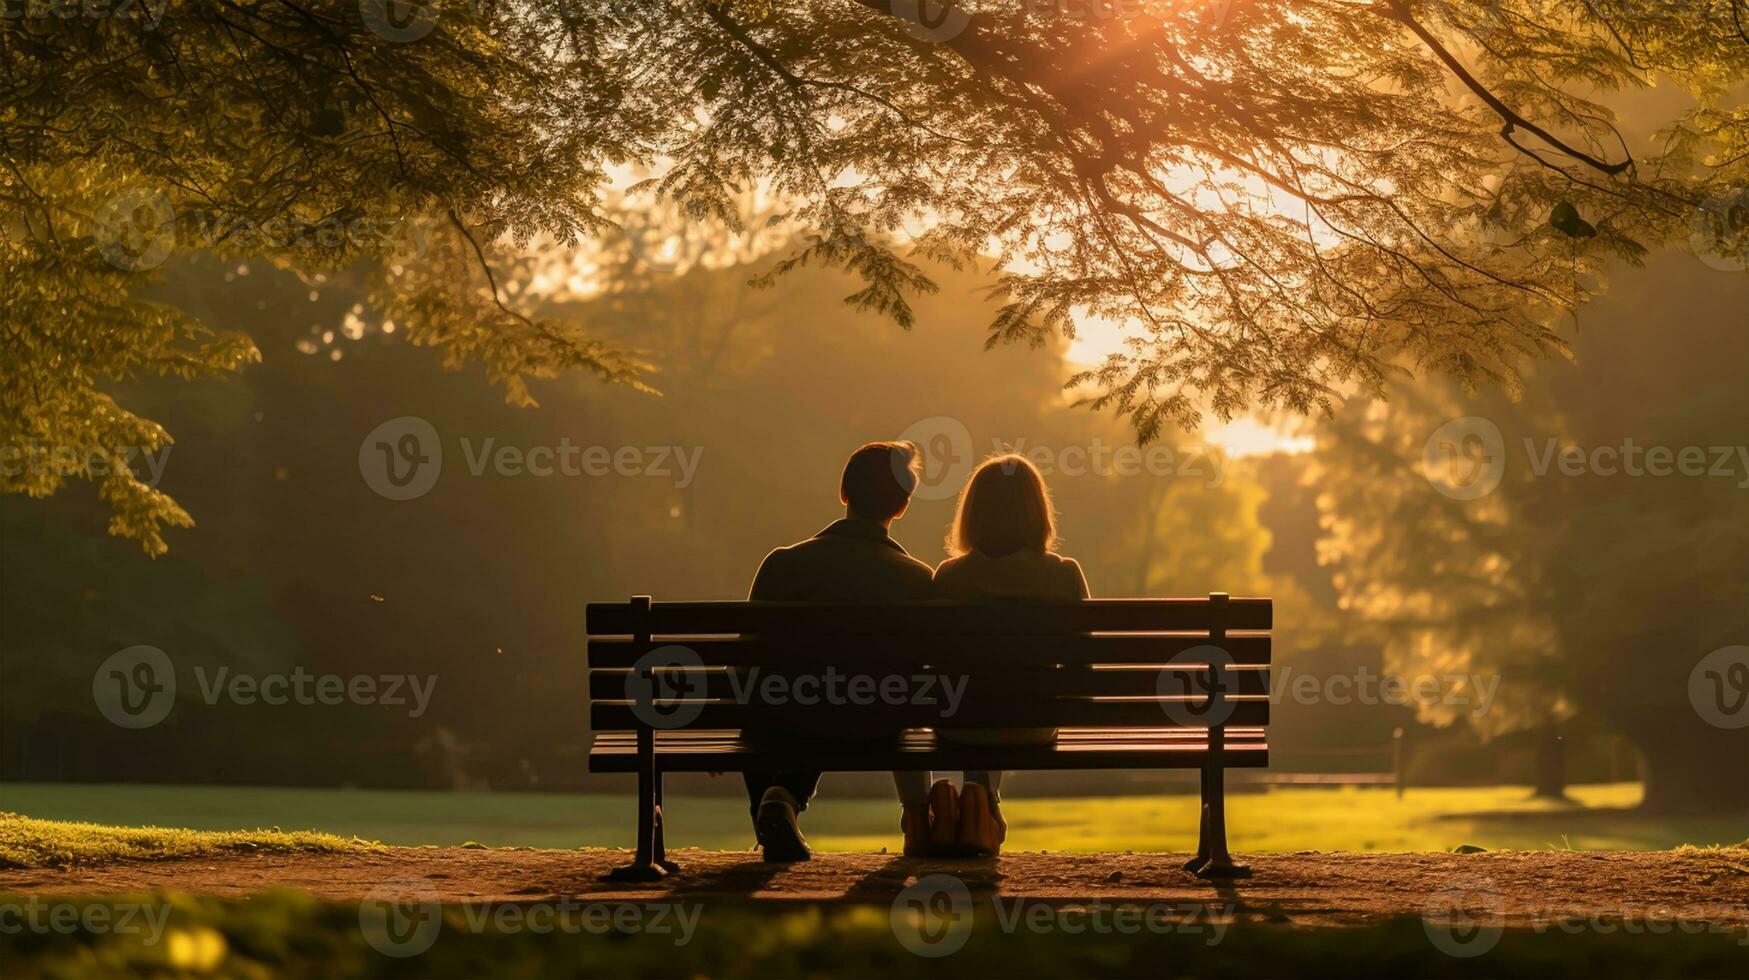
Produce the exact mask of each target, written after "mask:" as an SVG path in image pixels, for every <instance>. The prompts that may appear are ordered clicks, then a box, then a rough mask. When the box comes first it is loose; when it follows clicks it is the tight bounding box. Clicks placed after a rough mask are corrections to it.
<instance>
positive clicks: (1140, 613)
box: [586, 597, 1272, 636]
mask: <svg viewBox="0 0 1749 980" xmlns="http://www.w3.org/2000/svg"><path fill="white" fill-rule="evenodd" d="M1225 606H1226V622H1225V624H1224V626H1225V628H1226V629H1229V630H1267V629H1269V628H1270V626H1271V621H1272V614H1271V608H1272V604H1271V601H1270V600H1269V599H1265V598H1241V597H1233V598H1231V599H1229V600H1227V602H1226V603H1225ZM900 609H902V610H903V612H902V614H898V615H895V612H896V611H897V610H900ZM1213 619H1214V610H1213V605H1212V604H1211V603H1210V602H1209V600H1208V599H1207V598H1197V599H1087V600H1083V601H1079V602H1035V601H1028V602H1017V603H1012V604H1006V603H1005V604H967V603H950V602H933V601H932V602H922V603H907V604H904V605H902V606H884V605H822V604H816V603H786V602H653V603H651V604H650V613H649V616H648V618H647V619H646V620H645V622H644V624H643V625H644V628H646V629H648V630H649V631H650V632H651V633H653V634H657V635H663V634H711V633H718V634H728V633H773V632H781V633H829V632H839V633H843V632H852V633H895V632H897V633H905V634H936V635H939V634H953V633H958V634H1002V633H1009V634H1014V633H1020V634H1025V633H1092V632H1158V631H1196V630H1202V631H1206V630H1208V629H1210V628H1211V627H1213V626H1214V625H1215V624H1214V622H1213ZM586 621H587V624H588V631H589V633H590V635H592V636H598V635H617V636H630V635H632V634H633V633H635V632H637V630H638V626H637V623H638V620H637V617H636V615H635V614H634V613H633V610H632V606H631V604H630V603H626V602H592V603H590V604H589V606H588V609H587V615H586Z"/></svg>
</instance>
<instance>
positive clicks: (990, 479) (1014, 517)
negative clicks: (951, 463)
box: [947, 453, 1057, 558]
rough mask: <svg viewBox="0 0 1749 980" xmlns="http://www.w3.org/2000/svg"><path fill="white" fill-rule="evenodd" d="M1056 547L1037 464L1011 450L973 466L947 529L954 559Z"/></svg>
mask: <svg viewBox="0 0 1749 980" xmlns="http://www.w3.org/2000/svg"><path fill="white" fill-rule="evenodd" d="M1056 545H1057V523H1056V519H1055V518H1054V517H1053V516H1052V515H1051V492H1050V491H1049V490H1048V489H1046V488H1045V478H1044V477H1043V476H1041V475H1040V474H1039V471H1038V467H1036V466H1034V465H1032V463H1031V462H1029V461H1028V460H1027V458H1026V457H1025V456H1020V455H1017V454H1015V453H1005V454H1003V455H1000V456H992V457H990V458H989V459H986V460H984V462H983V463H981V464H979V466H978V469H977V471H976V472H974V473H973V474H972V478H971V479H970V480H967V481H966V488H965V489H964V490H961V491H960V502H959V509H958V510H957V511H956V512H955V513H954V515H953V524H952V526H950V527H949V528H948V531H947V553H948V554H950V555H953V556H955V557H958V556H959V555H963V554H965V553H967V552H969V551H981V552H983V553H984V554H986V555H990V556H992V557H997V558H999V557H1001V556H1003V555H1006V554H1008V553H1009V552H1012V551H1019V550H1021V549H1022V548H1027V549H1031V550H1033V551H1050V550H1051V549H1053V548H1055V547H1056Z"/></svg>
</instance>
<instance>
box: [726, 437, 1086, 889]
mask: <svg viewBox="0 0 1749 980" xmlns="http://www.w3.org/2000/svg"><path fill="white" fill-rule="evenodd" d="M919 472H920V464H919V460H918V457H917V448H916V447H915V446H913V445H912V444H910V443H908V442H873V443H869V444H867V445H865V446H863V447H861V448H860V449H858V450H856V452H854V453H852V454H851V455H850V460H849V462H847V463H846V464H845V466H844V477H843V480H842V481H841V484H840V487H839V499H840V500H841V501H842V502H843V504H844V507H845V516H844V519H843V520H840V521H835V522H833V523H832V524H831V525H830V526H828V527H827V528H826V529H825V530H823V531H821V532H820V533H819V534H816V535H814V536H813V537H811V538H809V539H807V540H806V541H802V542H800V543H797V544H794V545H791V546H789V547H787V548H779V549H777V550H776V551H773V552H772V553H771V554H769V555H767V556H766V557H765V561H764V562H763V563H762V564H761V565H760V566H759V573H758V575H757V576H756V577H755V578H754V580H753V589H752V593H751V595H750V596H749V598H750V599H764V600H774V601H782V602H871V603H881V602H905V601H910V600H916V599H930V598H936V599H958V600H980V599H992V600H1015V599H1022V600H1024V599H1054V600H1075V599H1085V598H1087V581H1086V579H1085V578H1083V577H1082V574H1081V566H1080V565H1077V564H1076V563H1075V562H1074V560H1073V559H1069V558H1064V557H1062V556H1060V555H1058V554H1056V553H1055V552H1053V551H1052V550H1051V548H1052V547H1053V545H1054V544H1055V542H1056V526H1055V521H1054V519H1053V517H1052V514H1051V498H1050V492H1049V491H1048V490H1047V489H1046V488H1045V482H1044V478H1043V477H1042V476H1041V475H1040V474H1039V471H1038V469H1037V468H1036V467H1034V466H1033V465H1032V463H1030V462H1028V461H1027V460H1026V458H1025V457H1022V456H1018V455H1013V454H1009V455H1002V456H996V457H993V458H991V459H989V460H986V461H985V462H984V463H983V464H982V465H981V466H979V467H978V469H977V471H976V472H974V473H973V474H972V477H971V479H970V480H969V481H967V483H966V486H965V488H964V489H963V490H962V491H961V492H960V497H959V509H958V512H957V513H955V515H954V519H953V525H952V527H951V528H950V529H949V532H948V537H947V550H948V553H949V556H950V557H948V559H947V560H946V561H944V562H942V563H941V564H940V565H939V566H937V567H936V568H934V569H931V568H930V567H929V566H928V565H926V564H924V563H923V562H920V561H918V560H917V559H915V558H913V557H911V556H910V555H909V554H907V553H906V551H905V549H904V548H902V547H900V546H899V543H898V542H896V541H894V540H893V539H892V538H891V537H890V536H889V535H888V533H887V530H888V528H889V527H890V526H891V525H892V523H893V522H894V521H896V520H898V519H899V518H901V517H903V516H904V515H905V509H906V507H907V506H909V504H910V502H911V494H912V492H913V491H914V490H915V489H916V487H917V479H918V473H919ZM751 734H754V735H755V736H756V735H757V733H751ZM794 734H795V733H794V732H793V731H790V732H786V733H784V735H785V737H793V735H794ZM807 734H808V736H809V737H810V738H813V737H819V738H822V739H825V738H834V739H847V738H848V739H852V740H854V739H855V738H856V737H857V736H856V735H854V734H847V733H845V732H844V731H843V730H842V729H841V728H838V727H834V728H832V729H831V730H830V731H825V730H822V731H820V732H819V733H817V735H816V733H814V732H809V733H807ZM868 734H869V737H871V738H886V739H891V738H893V737H894V734H895V733H892V732H885V733H868ZM937 737H939V738H941V739H942V740H944V741H954V742H959V743H961V744H967V745H1034V744H1050V743H1051V742H1052V741H1054V740H1055V739H1056V737H1057V731H1056V729H1054V728H1017V729H995V730H988V729H986V730H969V729H968V730H965V731H958V732H956V731H954V730H952V729H938V730H937ZM866 740H867V739H864V741H866ZM930 775H931V774H930V773H928V772H895V773H893V782H894V784H895V785H896V786H897V788H898V792H899V803H900V805H901V808H902V809H901V813H900V818H899V826H900V829H901V830H902V831H903V833H904V836H905V846H904V852H905V854H906V855H907V856H911V857H919V856H946V855H995V854H996V853H998V851H999V850H1000V849H1001V846H1002V841H1003V840H1004V838H1005V837H1006V836H1007V824H1006V823H1005V822H1004V821H1003V819H1002V810H1001V797H1000V794H999V790H1000V787H1001V782H1002V774H1001V773H1000V772H967V773H966V774H965V780H964V786H963V788H962V789H960V790H958V791H956V790H955V789H954V786H953V784H952V783H951V782H949V781H948V780H946V779H943V780H941V781H939V782H937V783H935V784H934V785H933V786H932V785H931V784H930ZM745 776H746V780H747V794H748V797H749V799H750V800H751V802H752V810H753V825H754V831H755V833H756V834H757V835H758V838H759V844H760V847H761V848H762V850H763V853H764V856H765V860H767V861H805V860H807V858H808V856H809V853H808V845H807V841H806V840H805V839H804V838H803V837H802V833H801V829H800V828H799V827H798V825H797V822H796V820H797V815H798V814H799V813H801V812H802V811H803V810H806V809H807V807H808V801H809V799H810V798H812V797H813V795H814V790H815V788H816V787H817V786H818V785H819V782H820V773H819V772H748V773H746V774H745Z"/></svg>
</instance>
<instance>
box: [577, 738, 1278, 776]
mask: <svg viewBox="0 0 1749 980" xmlns="http://www.w3.org/2000/svg"><path fill="white" fill-rule="evenodd" d="M655 741H656V746H655V749H656V752H655V757H656V758H655V761H656V768H657V769H658V770H659V771H662V772H745V771H748V770H753V771H769V770H776V769H809V768H813V767H815V766H817V765H819V762H820V756H821V750H820V749H819V748H818V747H805V748H802V749H800V750H796V749H785V748H782V747H773V746H768V745H762V744H758V743H748V742H747V741H744V740H743V739H742V738H741V737H740V733H739V732H734V731H689V730H688V731H658V732H656V733H655ZM1221 753H1222V756H1221V763H1222V765H1223V766H1225V767H1227V768H1241V769H1256V768H1262V767H1265V766H1267V765H1269V743H1268V741H1267V740H1266V739H1265V736H1264V730H1263V729H1261V728H1228V729H1227V737H1226V742H1225V744H1224V745H1223V747H1222V749H1221ZM590 756H591V759H590V768H591V769H592V770H594V771H596V772H627V773H635V772H637V771H638V767H639V758H638V737H637V734H636V733H635V732H603V733H601V734H598V735H597V736H596V737H595V745H594V748H593V749H592V750H591V751H590ZM831 757H832V770H833V771H834V772H839V771H843V772H882V771H887V770H894V769H898V770H904V769H924V768H928V769H935V770H941V771H959V770H964V769H1012V770H1025V769H1200V768H1201V767H1202V766H1203V764H1204V763H1205V762H1207V761H1208V735H1207V732H1206V731H1203V730H1199V729H1194V728H1154V729H1149V728H1065V729H1063V730H1062V731H1061V732H1059V733H1058V735H1057V741H1056V744H1055V745H1025V746H983V745H978V746H972V745H962V744H958V743H954V742H945V741H943V740H941V739H939V738H937V737H936V736H935V733H934V732H931V731H926V730H925V731H911V732H907V733H906V734H905V736H904V738H902V739H900V740H899V741H898V742H896V743H893V742H886V743H874V744H868V745H853V746H843V747H840V746H834V747H833V748H832V750H831Z"/></svg>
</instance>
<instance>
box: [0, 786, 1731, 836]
mask: <svg viewBox="0 0 1749 980" xmlns="http://www.w3.org/2000/svg"><path fill="white" fill-rule="evenodd" d="M1027 775H1028V774H1026V773H1017V774H1014V775H1012V776H1010V778H1009V780H1008V782H1009V783H1010V784H1012V786H1005V787H1004V790H1005V792H1004V796H1005V799H1004V801H1003V810H1004V812H1005V815H1006V816H1007V819H1008V823H1009V837H1008V847H1009V849H1011V850H1022V851H1040V850H1048V851H1051V852H1053V853H1055V852H1058V851H1063V852H1088V851H1118V852H1122V851H1132V850H1133V851H1186V850H1192V849H1194V848H1195V846H1196V829H1197V798H1196V796H1195V795H1194V794H1171V793H1162V794H1152V795H1132V796H1105V797H1062V798H1028V797H1027V796H1026V777H1027ZM836 778H837V777H836V776H834V775H830V774H829V775H828V776H827V777H826V780H825V782H824V784H823V785H822V787H821V793H820V796H819V797H818V798H817V799H816V800H815V801H814V803H813V805H811V806H810V807H809V808H808V812H807V814H806V815H805V816H804V817H803V820H802V826H803V829H804V830H805V831H806V832H807V835H808V840H809V842H810V843H812V844H813V845H814V847H815V848H817V849H819V850H824V851H861V852H879V851H880V850H881V849H882V848H883V847H884V848H887V849H888V850H890V851H891V850H897V849H898V845H899V808H898V805H897V804H896V803H895V802H894V801H892V800H890V799H868V798H847V797H845V796H843V795H839V794H838V793H836V792H835V788H836V787H838V786H841V785H843V784H842V783H836V782H835V779H836ZM734 779H735V777H732V776H731V777H725V780H734ZM719 782H721V781H719ZM723 788H725V789H728V788H730V787H728V786H727V785H726V784H725V785H724V787H723ZM1571 794H1572V796H1573V798H1574V800H1575V801H1576V804H1577V805H1562V804H1556V803H1550V802H1548V801H1544V800H1534V799H1532V798H1531V795H1530V789H1529V788H1528V787H1524V786H1490V787H1477V788H1461V789H1411V790H1409V791H1408V792H1407V793H1406V794H1405V795H1404V796H1402V797H1401V798H1399V797H1398V796H1397V794H1396V793H1395V791H1393V790H1391V789H1388V788H1375V787H1352V786H1351V787H1338V788H1327V787H1297V786H1295V787H1273V788H1270V789H1268V790H1266V791H1262V792H1244V793H1234V794H1232V795H1231V796H1230V797H1229V802H1228V814H1229V816H1228V831H1229V835H1230V840H1231V843H1232V846H1233V847H1234V848H1235V849H1236V850H1238V851H1240V852H1242V853H1251V854H1258V853H1280V852H1288V851H1361V852H1366V851H1450V850H1452V849H1453V848H1456V847H1459V846H1460V845H1472V846H1476V847H1482V848H1485V849H1487V850H1490V851H1498V850H1545V849H1549V848H1561V849H1569V848H1570V849H1575V850H1668V849H1670V848H1673V847H1677V846H1679V845H1682V844H1698V845H1711V844H1719V845H1725V844H1735V843H1737V842H1738V841H1741V840H1742V839H1743V820H1742V818H1741V817H1731V816H1729V815H1711V816H1708V815H1697V816H1670V815H1651V814H1645V813H1641V812H1639V811H1638V810H1635V809H1634V807H1635V806H1636V805H1637V804H1638V803H1639V800H1640V787H1639V785H1638V784H1636V783H1615V784H1606V785H1595V786H1576V787H1573V788H1572V790H1571ZM0 805H3V807H4V809H7V810H13V811H16V812H19V813H28V814H30V815H32V816H35V817H42V818H47V819H54V820H83V821H93V822H98V823H104V824H121V825H130V826H148V825H149V826H158V827H188V828H191V829H195V830H226V831H228V830H234V829H235V828H238V827H271V826H275V825H277V826H281V827H300V828H310V829H313V830H317V831H322V832H326V833H329V834H334V835H337V836H339V837H341V838H351V837H359V838H363V839H365V840H376V841H382V842H383V843H385V844H397V845H406V846H416V845H421V844H437V845H443V846H451V847H453V846H458V845H461V844H463V843H465V842H470V841H472V842H477V843H479V844H483V845H486V846H489V847H507V846H521V847H546V848H574V847H585V846H587V847H630V846H631V845H632V844H633V843H634V838H635V825H634V823H633V819H632V814H633V802H632V799H631V798H630V797H627V796H615V795H602V794H575V793H432V792H395V791H382V790H339V789H337V790H311V789H279V788H270V787H241V786H239V787H212V786H146V785H84V784H78V785H75V784H42V783H36V784H17V783H11V784H5V785H0ZM666 811H667V812H666V816H667V820H668V842H669V845H670V846H672V847H700V848H704V849H706V850H724V851H727V850H745V849H747V848H749V847H751V846H752V845H753V835H752V830H751V828H750V827H749V825H748V819H747V803H746V799H745V797H742V796H738V795H719V796H701V795H688V794H684V793H675V792H671V793H670V794H669V797H668V806H667V807H666Z"/></svg>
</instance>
